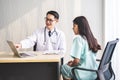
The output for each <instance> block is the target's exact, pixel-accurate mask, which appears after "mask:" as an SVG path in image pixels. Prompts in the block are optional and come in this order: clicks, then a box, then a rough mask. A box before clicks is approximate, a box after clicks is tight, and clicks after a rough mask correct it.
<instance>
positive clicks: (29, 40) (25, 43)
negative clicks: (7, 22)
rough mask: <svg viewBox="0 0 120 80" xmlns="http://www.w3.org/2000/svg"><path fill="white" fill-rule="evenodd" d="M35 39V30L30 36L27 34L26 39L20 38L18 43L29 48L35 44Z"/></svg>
mask: <svg viewBox="0 0 120 80" xmlns="http://www.w3.org/2000/svg"><path fill="white" fill-rule="evenodd" d="M36 40H37V31H36V32H34V33H33V34H32V35H31V36H28V37H27V38H26V39H24V40H22V41H21V42H20V44H21V45H22V48H31V47H33V46H34V45H35V42H36Z"/></svg>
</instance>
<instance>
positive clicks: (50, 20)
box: [45, 17, 55, 22]
mask: <svg viewBox="0 0 120 80" xmlns="http://www.w3.org/2000/svg"><path fill="white" fill-rule="evenodd" d="M45 21H49V22H53V21H55V20H52V19H48V18H47V17H45Z"/></svg>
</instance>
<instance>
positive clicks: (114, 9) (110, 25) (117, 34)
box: [105, 0, 120, 80]
mask: <svg viewBox="0 0 120 80" xmlns="http://www.w3.org/2000/svg"><path fill="white" fill-rule="evenodd" d="M111 5H112V6H111ZM119 8H120V0H109V1H108V0H105V42H107V41H109V40H113V39H116V38H119V39H120V31H119V30H120V9H119ZM119 58H120V41H119V42H118V44H117V46H116V48H115V51H114V54H113V57H112V66H113V69H114V72H115V75H116V79H115V80H120V65H119V64H120V61H119Z"/></svg>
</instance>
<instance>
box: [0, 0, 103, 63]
mask: <svg viewBox="0 0 120 80" xmlns="http://www.w3.org/2000/svg"><path fill="white" fill-rule="evenodd" d="M102 6H103V5H102V0H0V45H1V46H0V51H9V50H10V49H9V47H8V45H7V44H6V40H7V39H8V40H13V41H14V42H15V43H16V42H19V41H20V40H22V39H24V38H25V37H27V36H28V35H30V34H31V33H32V32H33V31H34V30H35V29H36V28H38V27H44V26H45V24H44V17H45V15H46V12H47V11H48V10H56V11H58V12H59V14H60V22H59V23H58V28H59V29H61V30H63V31H64V32H65V35H66V41H67V52H66V55H65V62H67V61H68V60H69V58H70V57H69V53H70V49H71V44H72V38H73V31H72V25H73V24H72V20H73V19H74V18H75V17H76V16H80V15H84V16H86V17H87V19H88V21H89V23H90V26H91V29H92V31H93V33H94V35H95V36H96V38H97V39H98V42H99V43H100V44H101V45H103V36H104V31H103V9H102V8H103V7H102ZM100 53H101V52H100Z"/></svg>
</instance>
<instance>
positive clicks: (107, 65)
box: [72, 39, 119, 80]
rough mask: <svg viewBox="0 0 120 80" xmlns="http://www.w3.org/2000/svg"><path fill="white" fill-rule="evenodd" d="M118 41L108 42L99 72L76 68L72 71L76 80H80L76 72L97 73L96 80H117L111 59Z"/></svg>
mask: <svg viewBox="0 0 120 80" xmlns="http://www.w3.org/2000/svg"><path fill="white" fill-rule="evenodd" d="M118 41H119V39H116V40H113V41H109V42H107V45H106V47H105V50H104V52H103V55H102V58H101V60H100V64H99V67H98V69H97V70H91V69H85V68H79V67H74V68H73V69H72V73H73V77H74V80H78V79H77V76H76V74H75V70H84V71H89V72H95V73H96V74H97V78H96V79H95V80H115V74H114V72H113V69H112V65H111V58H112V55H113V52H114V49H115V47H116V44H117V42H118Z"/></svg>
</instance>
